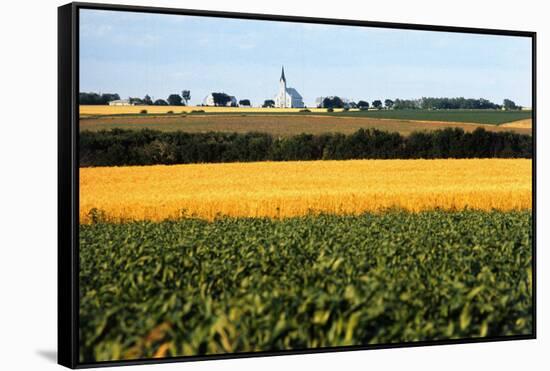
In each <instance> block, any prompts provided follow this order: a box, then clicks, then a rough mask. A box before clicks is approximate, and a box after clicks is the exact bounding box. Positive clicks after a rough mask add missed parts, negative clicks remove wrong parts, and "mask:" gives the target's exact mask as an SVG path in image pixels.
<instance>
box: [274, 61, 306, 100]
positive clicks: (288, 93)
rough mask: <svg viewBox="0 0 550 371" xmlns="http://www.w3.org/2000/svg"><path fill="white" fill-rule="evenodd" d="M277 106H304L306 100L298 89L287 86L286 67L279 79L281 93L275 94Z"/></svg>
mask: <svg viewBox="0 0 550 371" xmlns="http://www.w3.org/2000/svg"><path fill="white" fill-rule="evenodd" d="M275 107H277V108H303V107H304V101H303V99H302V96H301V95H300V93H298V91H296V89H294V88H287V86H286V78H285V68H284V66H283V68H282V70H281V78H280V79H279V93H278V94H277V95H276V96H275Z"/></svg>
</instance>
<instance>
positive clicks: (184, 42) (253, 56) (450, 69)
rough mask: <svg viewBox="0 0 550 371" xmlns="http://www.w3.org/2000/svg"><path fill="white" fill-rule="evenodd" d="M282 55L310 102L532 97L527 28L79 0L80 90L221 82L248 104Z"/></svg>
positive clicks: (291, 80) (264, 94) (197, 97)
mask: <svg viewBox="0 0 550 371" xmlns="http://www.w3.org/2000/svg"><path fill="white" fill-rule="evenodd" d="M281 65H284V66H285V74H286V77H287V82H288V86H290V87H294V88H295V89H297V90H298V91H299V92H300V94H301V95H302V96H303V97H304V102H305V103H306V105H307V106H313V103H314V101H315V98H316V97H318V96H327V95H338V96H341V97H345V98H349V99H353V100H356V101H357V100H360V99H363V100H368V101H372V100H374V99H382V100H383V99H385V98H391V99H394V98H420V97H423V96H446V97H459V96H463V97H466V98H480V97H483V98H487V99H490V100H492V101H494V102H496V103H501V102H502V100H503V99H504V98H510V99H512V100H514V101H515V102H516V103H517V104H520V105H524V106H531V40H530V39H529V38H524V37H513V36H492V35H472V34H457V33H446V32H429V31H411V30H392V29H381V28H367V27H351V26H333V25H316V24H301V23H291V22H275V21H251V20H238V19H221V18H209V17H191V16H179V15H162V14H146V13H130V12H116V11H99V10H87V9H84V10H81V14H80V90H81V91H95V92H101V93H108V92H113V93H119V94H120V95H121V97H122V98H127V97H129V96H132V97H143V96H144V95H145V94H149V95H151V96H153V97H154V98H155V99H157V98H163V99H165V98H166V97H167V96H168V95H169V94H171V93H180V92H181V91H182V90H184V89H188V90H191V104H198V103H200V102H201V101H202V99H203V98H204V97H205V96H206V95H207V94H208V93H210V92H213V91H222V92H226V93H228V94H230V95H235V96H236V97H237V99H244V98H248V99H251V100H252V103H253V104H254V105H258V104H261V103H262V102H263V101H264V100H265V99H271V98H273V96H274V95H275V94H276V93H277V90H278V81H279V76H280V72H281Z"/></svg>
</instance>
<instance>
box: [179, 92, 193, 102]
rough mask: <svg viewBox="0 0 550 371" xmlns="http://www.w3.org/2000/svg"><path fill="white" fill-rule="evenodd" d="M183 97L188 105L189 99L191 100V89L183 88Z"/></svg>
mask: <svg viewBox="0 0 550 371" xmlns="http://www.w3.org/2000/svg"><path fill="white" fill-rule="evenodd" d="M181 97H182V98H183V100H184V101H185V105H186V106H187V105H188V103H189V101H190V100H191V90H182V91H181Z"/></svg>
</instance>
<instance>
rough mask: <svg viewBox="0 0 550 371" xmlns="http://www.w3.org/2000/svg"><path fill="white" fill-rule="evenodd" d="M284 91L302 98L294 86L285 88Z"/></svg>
mask: <svg viewBox="0 0 550 371" xmlns="http://www.w3.org/2000/svg"><path fill="white" fill-rule="evenodd" d="M286 92H287V93H288V94H290V96H291V97H296V98H300V99H302V96H301V95H300V93H298V91H297V90H296V89H294V88H286Z"/></svg>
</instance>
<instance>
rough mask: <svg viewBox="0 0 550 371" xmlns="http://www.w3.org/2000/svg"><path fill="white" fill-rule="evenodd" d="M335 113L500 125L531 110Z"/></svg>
mask: <svg viewBox="0 0 550 371" xmlns="http://www.w3.org/2000/svg"><path fill="white" fill-rule="evenodd" d="M335 114H336V115H339V116H355V117H356V116H364V117H371V118H380V119H395V120H421V121H447V122H469V123H478V124H491V125H500V124H504V123H507V122H512V121H518V120H524V119H530V118H531V111H496V110H437V111H431V110H395V111H393V110H389V111H386V110H381V111H358V112H338V113H335Z"/></svg>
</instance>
